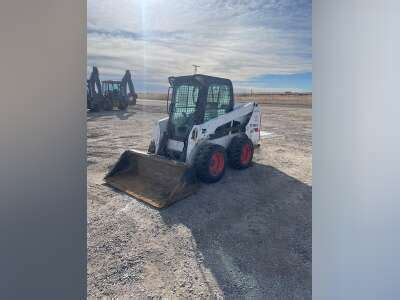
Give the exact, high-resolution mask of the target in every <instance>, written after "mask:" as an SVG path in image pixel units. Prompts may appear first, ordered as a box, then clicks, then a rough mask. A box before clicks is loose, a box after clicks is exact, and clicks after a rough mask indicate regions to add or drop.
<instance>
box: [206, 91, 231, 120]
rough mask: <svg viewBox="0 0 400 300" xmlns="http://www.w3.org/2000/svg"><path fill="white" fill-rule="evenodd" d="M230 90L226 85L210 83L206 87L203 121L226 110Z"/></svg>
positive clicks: (220, 114) (229, 98)
mask: <svg viewBox="0 0 400 300" xmlns="http://www.w3.org/2000/svg"><path fill="white" fill-rule="evenodd" d="M230 100H231V92H230V89H229V86H227V85H217V84H212V85H210V87H209V88H208V94H207V104H206V111H205V114H204V121H208V120H211V119H213V118H216V117H218V116H222V115H224V114H225V113H227V112H228V109H229V104H230Z"/></svg>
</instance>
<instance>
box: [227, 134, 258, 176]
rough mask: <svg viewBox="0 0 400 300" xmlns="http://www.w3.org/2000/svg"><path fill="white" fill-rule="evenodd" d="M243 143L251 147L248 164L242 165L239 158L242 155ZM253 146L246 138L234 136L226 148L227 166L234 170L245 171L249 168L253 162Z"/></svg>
mask: <svg viewBox="0 0 400 300" xmlns="http://www.w3.org/2000/svg"><path fill="white" fill-rule="evenodd" d="M245 143H249V144H250V146H251V158H250V161H249V163H248V164H246V165H242V163H241V162H240V157H241V154H242V148H243V145H244V144H245ZM253 154H254V146H253V143H252V141H251V140H250V139H249V138H248V137H247V136H235V137H234V138H233V139H232V141H231V143H230V145H229V147H228V160H229V165H230V166H231V167H232V168H234V169H246V168H248V167H249V166H250V164H251V162H252V160H253Z"/></svg>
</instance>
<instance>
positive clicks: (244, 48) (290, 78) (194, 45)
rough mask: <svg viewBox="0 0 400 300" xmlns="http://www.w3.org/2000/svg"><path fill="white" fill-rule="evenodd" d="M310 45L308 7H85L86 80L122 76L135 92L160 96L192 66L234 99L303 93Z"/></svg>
mask: <svg viewBox="0 0 400 300" xmlns="http://www.w3.org/2000/svg"><path fill="white" fill-rule="evenodd" d="M311 43H312V41H311V0H264V1H261V0H247V1H244V0H179V1H178V0H88V1H87V55H88V60H87V73H88V76H89V74H90V72H91V69H92V66H93V65H96V66H97V67H98V68H99V72H100V79H101V80H105V79H120V78H122V76H123V75H124V72H125V70H127V69H129V70H130V71H131V73H132V75H133V82H134V85H135V89H136V90H137V91H139V92H166V90H167V88H168V77H169V76H181V75H190V74H193V66H192V65H193V64H196V65H199V66H200V67H199V68H198V73H201V74H207V75H211V76H218V77H224V78H229V79H231V80H232V81H233V85H234V89H235V91H236V92H249V91H253V92H282V91H293V92H309V91H311V90H312V54H311Z"/></svg>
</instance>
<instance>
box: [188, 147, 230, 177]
mask: <svg viewBox="0 0 400 300" xmlns="http://www.w3.org/2000/svg"><path fill="white" fill-rule="evenodd" d="M226 161H227V159H226V153H225V149H224V147H222V146H220V145H215V144H206V145H204V146H201V148H200V149H199V151H198V153H197V155H196V159H195V163H194V167H195V170H196V174H197V177H198V178H199V179H200V180H201V181H203V182H206V183H214V182H217V181H218V180H220V179H221V178H222V177H223V176H224V173H225V167H226Z"/></svg>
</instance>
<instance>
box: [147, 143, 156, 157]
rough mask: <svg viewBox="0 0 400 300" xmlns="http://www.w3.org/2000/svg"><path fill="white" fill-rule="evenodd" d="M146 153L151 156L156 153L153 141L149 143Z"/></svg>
mask: <svg viewBox="0 0 400 300" xmlns="http://www.w3.org/2000/svg"><path fill="white" fill-rule="evenodd" d="M147 152H148V153H152V154H154V153H156V143H155V142H154V141H153V140H152V141H151V142H150V144H149V148H148V149H147Z"/></svg>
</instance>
